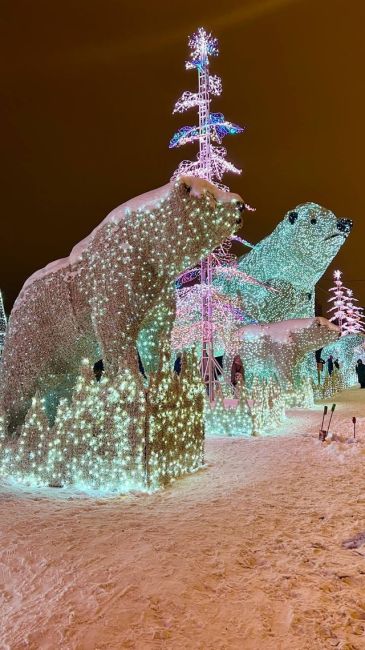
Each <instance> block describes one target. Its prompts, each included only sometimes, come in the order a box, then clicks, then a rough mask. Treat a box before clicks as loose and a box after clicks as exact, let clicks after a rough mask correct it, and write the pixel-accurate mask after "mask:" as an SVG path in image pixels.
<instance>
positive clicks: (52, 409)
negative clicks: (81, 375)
mask: <svg viewBox="0 0 365 650" xmlns="http://www.w3.org/2000/svg"><path fill="white" fill-rule="evenodd" d="M76 381H77V375H76V374H71V373H67V374H61V375H58V376H57V377H52V386H49V387H48V388H46V387H45V386H44V387H42V394H43V395H44V400H45V409H46V413H47V418H48V422H49V424H50V426H51V427H52V426H53V425H54V422H55V418H56V415H57V409H58V405H59V403H60V401H61V400H62V399H67V400H70V399H71V398H72V394H73V389H74V387H75V384H76Z"/></svg>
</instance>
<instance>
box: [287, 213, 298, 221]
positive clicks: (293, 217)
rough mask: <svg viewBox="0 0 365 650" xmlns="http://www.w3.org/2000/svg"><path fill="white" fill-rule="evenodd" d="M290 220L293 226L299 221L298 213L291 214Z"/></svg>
mask: <svg viewBox="0 0 365 650" xmlns="http://www.w3.org/2000/svg"><path fill="white" fill-rule="evenodd" d="M288 219H289V221H290V223H291V224H293V223H295V222H296V220H297V219H298V213H297V212H289V216H288Z"/></svg>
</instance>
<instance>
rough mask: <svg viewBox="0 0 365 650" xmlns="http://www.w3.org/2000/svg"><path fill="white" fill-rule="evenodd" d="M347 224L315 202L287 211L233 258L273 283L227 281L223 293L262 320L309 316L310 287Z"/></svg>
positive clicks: (334, 251)
mask: <svg viewBox="0 0 365 650" xmlns="http://www.w3.org/2000/svg"><path fill="white" fill-rule="evenodd" d="M351 228H352V222H351V221H350V220H349V219H337V218H336V216H335V215H334V214H333V212H331V211H330V210H327V209H325V208H323V207H321V206H320V205H317V204H316V203H303V204H301V205H298V206H297V207H296V208H294V209H293V210H290V211H289V212H288V213H287V214H286V215H285V217H284V219H283V220H282V221H281V222H280V223H279V224H278V226H277V227H276V228H275V230H274V231H273V232H272V233H271V235H268V237H265V239H263V240H262V241H260V242H259V243H258V244H256V245H255V247H254V248H253V249H252V250H251V251H250V252H249V253H247V254H246V255H244V256H242V257H241V258H240V260H239V262H238V268H239V270H240V271H242V272H244V273H247V274H248V275H251V276H253V277H254V278H256V279H257V280H260V281H261V282H265V283H267V284H269V285H271V286H272V287H275V288H276V289H277V290H278V291H277V292H274V293H273V292H268V291H266V290H265V289H263V288H262V287H260V286H255V285H250V284H246V283H242V281H240V280H239V279H236V280H234V279H230V280H226V281H225V282H224V284H223V290H224V292H225V293H228V294H231V295H240V296H241V297H242V299H243V301H244V304H245V308H246V312H247V314H248V315H249V316H250V317H251V318H253V319H254V320H257V321H259V322H262V323H272V322H277V321H281V320H287V319H291V318H311V317H313V316H314V290H315V285H316V283H317V282H318V280H319V279H320V278H321V277H322V275H323V273H324V272H325V271H326V269H327V267H328V266H329V264H330V263H331V261H332V260H333V258H334V257H335V255H336V254H337V253H338V251H339V249H340V248H341V246H342V244H343V243H344V242H345V240H346V238H347V237H348V235H349V233H350V231H351Z"/></svg>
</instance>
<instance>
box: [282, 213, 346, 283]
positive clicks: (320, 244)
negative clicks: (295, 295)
mask: <svg viewBox="0 0 365 650" xmlns="http://www.w3.org/2000/svg"><path fill="white" fill-rule="evenodd" d="M351 228H352V221H350V219H337V217H336V216H335V215H334V214H333V212H331V211H330V210H326V208H322V207H321V206H320V205H317V204H316V203H303V204H301V205H298V206H297V207H296V208H294V210H290V211H289V212H288V213H287V214H286V215H285V217H284V221H282V222H281V224H279V226H278V228H277V230H278V233H280V240H281V245H280V247H281V254H282V259H283V265H282V267H283V270H284V272H288V271H289V273H290V276H289V278H290V281H291V282H292V283H293V284H295V285H296V286H303V287H307V286H309V285H313V284H315V283H316V282H317V280H319V278H320V277H321V276H322V275H323V273H324V272H325V270H326V269H327V267H328V266H329V264H330V263H331V261H332V260H333V258H334V257H335V255H336V254H337V253H338V251H339V249H340V248H341V246H342V244H343V243H344V241H345V240H346V238H347V237H348V235H349V234H350V232H351Z"/></svg>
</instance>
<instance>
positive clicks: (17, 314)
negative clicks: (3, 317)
mask: <svg viewBox="0 0 365 650" xmlns="http://www.w3.org/2000/svg"><path fill="white" fill-rule="evenodd" d="M243 208H244V203H243V201H242V199H241V198H240V197H239V196H238V195H236V194H231V193H229V192H224V191H222V190H219V189H218V188H217V187H215V186H213V185H212V184H210V183H208V182H207V181H204V180H201V179H197V178H191V177H189V178H180V179H179V180H178V181H175V182H171V183H168V184H167V185H165V186H164V187H162V188H160V189H158V190H155V191H153V192H148V193H147V194H144V195H142V196H140V197H138V198H136V199H133V200H131V201H129V202H127V203H125V204H123V205H122V206H120V207H118V208H116V209H115V210H113V211H112V212H111V213H110V214H109V215H108V216H107V217H106V218H105V219H104V221H102V222H101V224H100V225H99V226H97V227H96V228H95V230H94V231H93V232H92V233H91V235H89V237H87V238H86V239H85V240H83V241H82V242H80V243H79V244H77V245H76V246H75V247H74V248H73V250H72V251H71V254H70V255H69V257H67V258H65V259H62V260H58V261H56V262H53V263H51V264H49V265H48V266H46V267H45V268H44V269H42V270H40V271H38V272H36V273H35V274H34V275H32V276H31V277H30V278H29V279H28V280H27V282H26V283H25V285H24V287H23V289H22V290H21V292H20V294H19V296H18V298H17V301H16V303H15V305H14V308H13V310H12V313H11V316H10V320H9V327H8V333H7V337H6V343H5V348H4V352H3V357H2V369H1V374H2V377H1V402H2V408H3V411H4V413H5V416H6V426H7V432H8V433H11V432H14V431H16V430H19V428H20V427H21V425H22V424H23V422H24V418H25V415H26V413H27V411H28V409H29V406H30V404H31V401H32V397H33V396H34V395H35V394H38V395H39V396H40V397H45V398H47V395H49V394H50V393H53V394H56V395H57V399H56V400H55V404H54V408H53V413H50V415H51V421H52V418H53V419H54V416H55V412H56V408H57V403H58V401H59V398H60V397H62V396H69V395H72V393H73V390H74V386H75V382H76V380H77V376H78V375H79V372H80V365H81V361H82V359H83V358H87V359H89V360H90V362H91V364H93V363H94V362H96V361H97V360H98V359H100V358H102V359H103V361H104V367H105V371H106V376H107V377H113V376H117V375H118V372H119V371H121V370H123V371H124V372H125V371H126V370H129V371H130V372H131V374H132V376H133V377H135V378H136V380H138V381H140V379H139V377H138V365H137V357H136V341H137V337H138V333H139V330H140V328H141V327H142V326H143V322H144V320H145V319H146V317H147V316H148V313H149V312H150V311H151V310H155V313H156V305H157V304H159V305H160V306H161V310H162V311H163V313H164V319H163V322H161V323H160V324H159V327H157V328H155V336H156V337H157V338H158V339H159V340H160V341H162V340H163V339H164V338H166V337H168V336H169V330H170V328H171V326H172V322H173V319H174V291H173V279H174V278H175V277H176V276H178V275H179V274H180V273H181V272H182V271H183V270H184V269H185V268H187V267H190V266H191V265H193V264H196V263H197V262H198V261H199V260H200V259H201V258H202V257H203V256H205V255H206V254H207V253H208V252H210V251H211V250H213V249H214V248H215V247H216V246H217V245H218V244H219V243H220V242H222V240H224V239H225V238H226V237H228V236H230V235H231V234H232V233H233V232H234V231H235V230H236V229H237V227H238V225H239V224H240V221H241V212H242V210H243ZM166 314H167V316H166Z"/></svg>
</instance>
